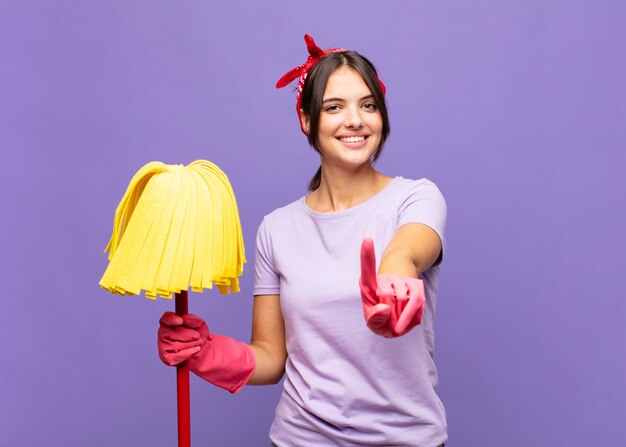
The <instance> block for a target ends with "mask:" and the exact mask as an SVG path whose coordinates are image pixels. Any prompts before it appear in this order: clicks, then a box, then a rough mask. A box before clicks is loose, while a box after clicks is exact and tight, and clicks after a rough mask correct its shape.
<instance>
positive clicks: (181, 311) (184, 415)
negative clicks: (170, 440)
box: [176, 290, 191, 447]
mask: <svg viewBox="0 0 626 447" xmlns="http://www.w3.org/2000/svg"><path fill="white" fill-rule="evenodd" d="M187 309H188V306H187V291H186V290H183V291H181V292H180V293H177V294H176V315H180V316H181V317H182V316H183V315H185V314H186V313H188V311H187ZM176 395H177V400H178V447H191V420H190V413H191V412H190V405H189V365H188V364H187V361H184V362H183V363H181V364H180V365H178V366H176Z"/></svg>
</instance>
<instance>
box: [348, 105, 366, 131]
mask: <svg viewBox="0 0 626 447" xmlns="http://www.w3.org/2000/svg"><path fill="white" fill-rule="evenodd" d="M347 113H348V115H347V116H346V122H345V126H346V127H349V128H353V129H359V128H360V127H362V126H363V118H362V117H361V111H360V110H359V109H358V108H356V109H354V108H352V107H349V108H348V109H347Z"/></svg>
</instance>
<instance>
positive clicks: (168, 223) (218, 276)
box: [100, 160, 246, 447]
mask: <svg viewBox="0 0 626 447" xmlns="http://www.w3.org/2000/svg"><path fill="white" fill-rule="evenodd" d="M107 251H108V252H109V261H110V262H109V266H108V267H107V269H106V271H105V272H104V275H103V277H102V279H101V280H100V286H102V287H103V288H104V289H106V290H108V291H109V292H111V293H113V294H121V295H138V294H139V293H141V291H142V290H143V291H145V296H146V298H150V299H153V300H156V299H157V297H162V298H170V299H171V298H172V297H173V296H175V297H176V298H175V311H176V314H178V315H181V316H182V315H184V314H186V313H188V303H187V291H188V290H189V288H190V287H191V290H192V291H194V292H203V291H204V290H205V289H212V288H213V285H214V284H215V285H216V286H217V288H218V289H219V291H220V292H221V293H222V294H227V293H230V292H238V291H239V279H238V277H239V276H240V275H241V274H242V272H243V264H244V263H245V262H246V260H245V254H244V245H243V236H242V233H241V224H240V221H239V214H238V210H237V202H236V200H235V195H234V193H233V190H232V187H231V185H230V182H229V181H228V178H227V177H226V175H225V174H224V172H223V171H222V170H221V169H219V168H218V167H217V166H216V165H215V164H213V163H211V162H209V161H206V160H197V161H194V162H193V163H191V164H189V165H187V166H183V165H167V164H164V163H161V162H150V163H148V164H146V165H145V166H143V167H142V168H141V169H140V170H139V171H138V172H137V173H136V174H135V175H134V176H133V178H132V180H131V181H130V184H129V185H128V188H127V189H126V192H125V194H124V196H123V197H122V200H121V201H120V203H119V205H118V207H117V209H116V211H115V218H114V223H113V233H112V235H111V239H110V241H109V243H108V245H107V247H106V249H105V252H107ZM176 378H177V401H178V445H179V446H180V447H189V446H190V445H191V427H190V405H189V367H188V365H187V362H183V363H182V364H180V365H178V366H177V369H176Z"/></svg>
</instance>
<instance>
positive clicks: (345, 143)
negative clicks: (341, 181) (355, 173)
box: [303, 66, 383, 167]
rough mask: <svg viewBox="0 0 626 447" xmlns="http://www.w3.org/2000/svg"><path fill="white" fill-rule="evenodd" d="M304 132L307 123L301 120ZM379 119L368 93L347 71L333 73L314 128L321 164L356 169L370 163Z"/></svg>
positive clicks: (377, 141)
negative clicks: (317, 122)
mask: <svg viewBox="0 0 626 447" xmlns="http://www.w3.org/2000/svg"><path fill="white" fill-rule="evenodd" d="M303 122H304V125H305V128H306V127H308V125H309V121H308V119H307V118H306V117H304V120H303ZM382 131H383V119H382V116H381V114H380V111H379V110H378V105H377V104H376V101H375V100H374V97H373V96H372V92H371V91H370V89H369V88H368V86H367V84H366V83H365V81H364V80H363V78H362V77H361V75H360V74H359V73H358V72H357V71H356V70H354V69H352V68H350V67H346V66H344V67H341V68H339V69H337V70H336V71H334V72H333V73H332V74H331V75H330V76H329V77H328V81H327V82H326V86H325V88H324V94H323V98H322V107H321V111H320V115H319V125H318V147H319V150H320V152H321V155H322V159H323V162H325V163H331V164H337V165H341V166H342V167H358V166H361V165H363V164H364V163H370V160H371V157H372V155H373V154H374V152H375V151H376V149H377V148H378V146H379V145H380V142H381V136H382Z"/></svg>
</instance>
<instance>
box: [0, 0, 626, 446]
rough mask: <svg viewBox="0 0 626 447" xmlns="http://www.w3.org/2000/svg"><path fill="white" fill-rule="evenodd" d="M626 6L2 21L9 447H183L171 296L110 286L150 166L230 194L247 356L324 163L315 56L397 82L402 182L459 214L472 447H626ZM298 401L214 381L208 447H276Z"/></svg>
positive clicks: (224, 8)
mask: <svg viewBox="0 0 626 447" xmlns="http://www.w3.org/2000/svg"><path fill="white" fill-rule="evenodd" d="M625 5H626V4H625V3H624V2H622V1H602V2H598V1H593V0H589V1H574V0H557V1H538V0H537V1H528V0H523V1H522V0H520V1H473V2H442V1H429V2H427V1H415V2H408V1H406V2H385V3H383V2H380V1H360V2H346V1H315V2H301V3H294V2H288V1H284V0H282V1H275V2H254V1H247V2H231V3H228V4H227V3H226V2H212V1H205V2H200V1H154V0H150V1H148V0H142V1H133V2H129V1H108V2H85V1H78V0H77V1H67V0H65V1H54V2H46V1H40V2H33V1H24V0H21V1H18V0H15V1H3V2H2V3H0V147H1V151H0V152H1V153H0V157H1V158H0V161H1V162H2V167H3V170H2V176H1V179H2V180H1V181H2V192H1V194H2V195H1V197H2V202H1V204H2V210H3V211H2V213H1V219H2V220H1V222H2V232H1V234H2V236H1V237H2V241H1V242H2V245H1V247H2V256H1V261H2V265H1V266H0V267H1V269H0V271H1V272H2V281H3V283H4V285H5V293H4V294H3V296H4V298H3V300H2V301H3V306H2V317H1V321H2V324H1V325H0V339H1V340H2V349H1V350H0V392H1V393H2V394H1V397H0V445H11V446H17V445H19V446H42V445H63V446H113V445H115V446H148V445H149V446H172V445H175V442H176V419H175V385H174V383H175V382H174V370H173V369H170V368H167V367H165V366H163V365H162V364H161V362H160V360H159V358H158V356H157V352H156V343H155V341H156V329H157V320H158V318H159V316H160V315H161V313H162V312H163V311H165V310H168V309H172V308H173V303H172V302H171V301H168V300H159V301H157V302H152V301H149V300H146V299H145V298H143V297H131V298H121V297H113V296H111V295H109V294H107V293H106V292H104V291H102V290H100V289H99V287H98V285H97V284H98V281H99V279H100V277H101V275H102V273H103V271H104V269H105V268H106V265H107V259H106V256H105V255H104V254H103V253H102V250H103V249H104V246H105V245H106V242H107V240H108V237H109V235H110V231H111V228H112V220H113V213H114V210H115V207H116V205H117V203H118V201H119V199H120V198H121V196H122V194H123V192H124V190H125V188H126V186H127V184H128V181H129V180H130V178H131V177H132V175H133V174H134V173H135V172H136V171H137V169H138V168H139V167H140V166H142V165H143V164H144V163H146V162H148V161H152V160H160V161H164V162H166V163H185V164H186V163H189V162H190V161H192V160H195V159H198V158H206V159H209V160H211V161H213V162H215V163H216V164H218V165H219V166H220V167H221V168H222V169H223V170H224V171H226V172H227V174H228V175H229V177H230V179H231V182H232V184H233V188H234V190H235V193H236V194H237V199H238V203H239V207H240V211H241V218H242V221H243V227H244V237H245V242H246V245H247V255H248V259H249V263H248V264H247V266H246V269H245V272H244V277H243V279H242V290H243V291H242V293H240V294H238V295H234V296H229V297H221V296H219V295H217V294H215V293H207V294H204V295H199V294H192V296H191V297H190V308H191V310H192V311H194V312H196V313H198V314H200V315H202V316H204V317H205V318H206V319H207V320H208V321H209V324H210V326H211V328H212V329H213V330H214V331H215V332H220V333H223V334H226V335H230V336H232V337H236V338H239V339H241V340H246V341H247V340H248V339H249V336H250V321H251V302H252V297H251V290H252V279H253V271H252V261H253V254H254V252H253V247H254V235H255V231H256V227H257V225H258V224H259V222H260V219H261V218H262V216H263V215H264V214H266V213H268V212H270V211H271V210H273V209H274V208H276V207H278V206H281V205H284V204H286V203H288V202H290V201H292V200H294V199H296V198H298V197H300V196H301V195H302V194H304V192H305V185H306V183H307V182H308V179H309V178H310V176H311V175H312V174H313V172H314V171H315V169H316V168H317V159H316V156H315V155H314V154H313V152H312V151H311V150H310V149H309V148H308V147H307V145H306V140H305V139H304V137H303V136H302V135H301V134H300V132H299V129H298V124H297V120H296V116H295V111H294V101H295V95H294V93H293V92H291V91H290V89H284V90H276V89H275V88H274V83H275V82H276V80H277V79H278V78H279V77H280V76H281V75H282V74H283V73H284V72H286V71H287V70H288V69H290V68H292V67H293V66H295V65H298V64H299V63H301V62H303V61H304V58H305V55H306V52H305V47H304V42H303V40H302V36H303V34H304V33H305V32H308V33H310V34H312V35H313V36H314V37H315V38H316V40H317V41H318V43H319V44H320V46H322V47H325V48H327V47H333V46H343V47H346V48H351V49H356V50H359V51H360V52H362V53H363V54H364V55H366V56H367V57H369V58H371V59H372V60H373V61H374V62H375V64H376V65H377V67H378V69H379V72H380V75H381V77H382V78H383V80H384V81H385V83H386V84H387V86H388V100H389V109H390V115H391V123H392V134H391V137H390V139H389V141H388V145H387V146H386V148H385V152H384V153H383V157H382V159H381V161H380V163H379V165H378V167H379V168H380V169H381V170H382V171H383V172H384V173H387V174H390V175H402V176H405V177H411V178H419V177H428V178H430V179H431V180H433V181H435V182H436V183H437V184H438V185H439V187H440V189H441V190H442V191H443V193H444V195H445V196H446V199H447V201H448V207H449V216H448V229H447V240H448V248H449V250H448V252H447V258H446V260H445V262H444V264H443V266H442V276H441V289H440V296H439V307H438V315H437V324H436V326H437V355H436V360H437V364H438V367H439V372H440V385H439V388H438V390H439V394H440V396H441V398H442V400H443V402H444V405H445V407H446V410H447V414H448V422H449V434H450V442H449V445H450V446H478V445H480V446H485V447H487V446H494V447H495V446H508V447H518V446H519V447H527V446H548V445H550V446H552V445H557V446H585V447H587V446H596V445H612V446H621V445H626V425H625V424H624V415H625V411H624V410H625V409H626V382H625V377H626V337H625V336H626V302H625V299H624V298H625V297H626V280H625V279H624V278H625V276H626V275H624V269H625V267H626V259H625V256H626V255H625V253H626V238H625V237H624V229H625V228H626V211H625V206H624V202H625V200H624V193H625V192H626V180H625V179H624V174H625V166H626V156H625V152H624V150H625V149H626V144H625V143H626V126H625V123H626V83H625V79H624V74H625V72H626V57H624V56H625V55H626V51H625V50H626V48H625V47H626V31H625V29H626V28H625V27H624V23H626V6H625ZM280 389H281V387H280V386H271V387H248V388H246V389H244V390H243V391H242V392H241V393H240V394H238V395H236V396H231V395H229V394H228V393H226V392H225V391H222V390H219V389H215V388H213V387H212V386H209V385H208V384H206V383H205V382H202V381H201V380H199V379H197V378H196V377H193V378H192V418H193V420H192V430H193V440H194V445H226V446H257V445H258V446H262V445H267V439H268V438H267V432H268V430H269V425H270V423H271V420H272V417H273V411H274V406H275V404H276V402H277V399H278V395H279V392H280Z"/></svg>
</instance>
